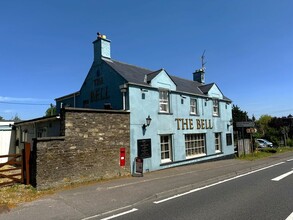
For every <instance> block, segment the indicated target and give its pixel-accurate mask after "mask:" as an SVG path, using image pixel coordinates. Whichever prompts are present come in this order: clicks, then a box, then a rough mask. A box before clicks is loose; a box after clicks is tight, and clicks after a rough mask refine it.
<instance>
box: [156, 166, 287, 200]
mask: <svg viewBox="0 0 293 220" xmlns="http://www.w3.org/2000/svg"><path fill="white" fill-rule="evenodd" d="M284 163H285V162H280V163H277V164H273V165H270V166H267V167H263V168H260V169H257V170H253V171H250V172H248V173H244V174H241V175H237V176H235V177H231V178H229V179H225V180H222V181H219V182H216V183H213V184H210V185H207V186H203V187H199V188H196V189H192V190H190V191H187V192H185V193H181V194H177V195H175V196H171V197H169V198H166V199H162V200H159V201H155V202H154V203H155V204H159V203H162V202H166V201H169V200H171V199H175V198H178V197H181V196H184V195H188V194H191V193H194V192H197V191H200V190H203V189H207V188H210V187H213V186H216V185H219V184H222V183H225V182H228V181H231V180H235V179H238V178H240V177H243V176H247V175H250V174H253V173H256V172H259V171H262V170H265V169H269V168H272V167H275V166H278V165H281V164H284Z"/></svg>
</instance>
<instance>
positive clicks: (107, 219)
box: [101, 208, 138, 220]
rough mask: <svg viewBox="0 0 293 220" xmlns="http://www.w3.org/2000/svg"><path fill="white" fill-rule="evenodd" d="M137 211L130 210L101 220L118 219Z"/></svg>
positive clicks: (134, 209)
mask: <svg viewBox="0 0 293 220" xmlns="http://www.w3.org/2000/svg"><path fill="white" fill-rule="evenodd" d="M137 210H138V209H136V208H133V209H131V210H129V211H126V212H121V213H119V214H117V215H112V216H110V217H107V218H103V219H101V220H109V219H113V218H116V217H119V216H122V215H126V214H129V213H131V212H135V211H137Z"/></svg>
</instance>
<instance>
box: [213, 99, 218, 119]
mask: <svg viewBox="0 0 293 220" xmlns="http://www.w3.org/2000/svg"><path fill="white" fill-rule="evenodd" d="M213 116H219V100H218V99H213Z"/></svg>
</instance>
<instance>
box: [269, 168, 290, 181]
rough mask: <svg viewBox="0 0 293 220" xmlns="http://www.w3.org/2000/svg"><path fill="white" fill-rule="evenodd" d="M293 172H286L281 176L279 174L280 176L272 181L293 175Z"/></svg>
mask: <svg viewBox="0 0 293 220" xmlns="http://www.w3.org/2000/svg"><path fill="white" fill-rule="evenodd" d="M292 173H293V170H292V171H289V172H287V173H284V174H282V175H281V176H278V177H276V178H274V179H272V181H280V180H281V179H284V178H285V177H287V176H289V175H291V174H292Z"/></svg>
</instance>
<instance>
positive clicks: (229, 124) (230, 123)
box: [227, 119, 233, 127]
mask: <svg viewBox="0 0 293 220" xmlns="http://www.w3.org/2000/svg"><path fill="white" fill-rule="evenodd" d="M232 125H233V120H232V119H231V120H230V121H229V123H228V124H227V127H229V126H232Z"/></svg>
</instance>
